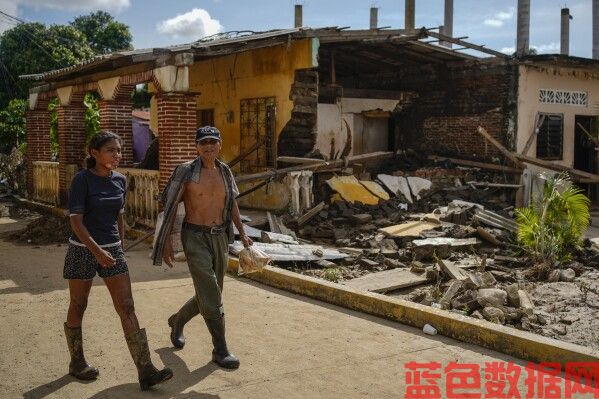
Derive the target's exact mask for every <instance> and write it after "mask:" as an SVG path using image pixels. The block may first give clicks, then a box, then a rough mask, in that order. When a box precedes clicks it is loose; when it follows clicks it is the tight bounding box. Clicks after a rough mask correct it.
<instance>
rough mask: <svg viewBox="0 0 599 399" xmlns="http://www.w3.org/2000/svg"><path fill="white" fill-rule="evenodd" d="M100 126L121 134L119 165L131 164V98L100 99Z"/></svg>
mask: <svg viewBox="0 0 599 399" xmlns="http://www.w3.org/2000/svg"><path fill="white" fill-rule="evenodd" d="M98 106H99V109H100V128H101V129H102V130H109V131H111V132H113V133H116V134H118V135H119V136H121V139H122V141H123V147H122V155H123V158H122V159H121V166H125V167H126V166H131V165H133V127H132V125H131V111H132V110H133V105H132V103H131V100H118V101H110V100H100V101H99V102H98Z"/></svg>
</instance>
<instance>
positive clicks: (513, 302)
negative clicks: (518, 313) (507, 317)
mask: <svg viewBox="0 0 599 399" xmlns="http://www.w3.org/2000/svg"><path fill="white" fill-rule="evenodd" d="M518 290H519V287H518V284H517V283H514V284H510V285H508V286H506V287H505V292H507V304H508V305H509V306H513V307H516V308H518V307H520V296H519V295H518Z"/></svg>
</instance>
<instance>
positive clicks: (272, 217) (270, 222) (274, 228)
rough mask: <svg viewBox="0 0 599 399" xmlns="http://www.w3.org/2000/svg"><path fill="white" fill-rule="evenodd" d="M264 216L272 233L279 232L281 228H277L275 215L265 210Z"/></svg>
mask: <svg viewBox="0 0 599 399" xmlns="http://www.w3.org/2000/svg"><path fill="white" fill-rule="evenodd" d="M266 218H267V219H268V226H269V227H270V231H272V232H273V233H279V234H281V229H280V228H279V224H278V223H277V217H276V216H275V215H273V214H272V213H271V212H268V211H267V212H266Z"/></svg>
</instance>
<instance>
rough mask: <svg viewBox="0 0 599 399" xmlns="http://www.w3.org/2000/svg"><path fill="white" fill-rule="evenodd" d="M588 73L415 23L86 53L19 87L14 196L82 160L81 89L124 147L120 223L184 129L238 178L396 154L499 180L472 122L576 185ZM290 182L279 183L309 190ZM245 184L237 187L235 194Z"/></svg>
mask: <svg viewBox="0 0 599 399" xmlns="http://www.w3.org/2000/svg"><path fill="white" fill-rule="evenodd" d="M440 42H442V43H440ZM452 45H453V46H458V47H459V48H451V46H452ZM464 50H467V51H464ZM473 54H475V55H473ZM597 67H598V64H597V62H596V61H593V60H584V59H578V58H574V57H568V56H526V57H511V56H507V55H505V54H503V53H500V52H497V51H493V50H490V49H487V48H485V47H484V46H478V45H474V44H471V43H468V42H466V41H464V40H461V39H456V38H452V37H450V36H446V35H443V34H439V33H436V32H435V31H434V30H427V29H424V28H422V29H420V30H415V29H408V30H405V29H401V30H396V29H377V28H376V27H375V26H373V27H372V28H371V29H368V30H349V29H344V28H337V27H332V28H320V29H310V28H300V27H298V28H293V29H284V30H274V31H268V32H260V33H255V32H229V33H224V34H218V35H216V36H214V37H208V38H204V39H201V40H199V41H197V42H194V43H190V44H185V45H179V46H172V47H167V48H153V49H145V50H133V51H125V52H118V53H113V54H108V55H104V56H98V57H96V58H93V59H91V60H89V61H87V62H85V63H82V64H78V65H75V66H72V67H68V68H64V69H60V70H55V71H49V72H45V73H40V74H36V75H28V76H22V77H21V78H24V79H32V80H35V81H36V82H37V85H35V86H34V87H33V88H32V89H31V93H30V101H29V105H30V109H29V110H28V112H27V118H26V119H27V140H28V153H27V162H28V168H27V170H28V191H29V194H30V196H32V197H33V198H34V199H36V200H39V201H43V202H49V203H51V204H53V205H61V204H64V203H65V201H66V196H67V191H68V190H67V188H68V186H69V183H70V178H71V176H72V175H73V174H74V172H75V171H76V170H77V169H78V168H80V167H81V165H82V161H83V159H84V156H85V154H84V149H83V147H84V129H83V123H84V118H83V115H84V107H83V97H84V95H85V93H88V92H95V93H96V94H97V95H98V97H99V105H100V123H101V128H103V129H108V130H112V131H115V132H116V133H118V134H120V135H121V136H122V137H123V139H124V157H123V162H122V163H123V166H124V168H123V172H124V173H125V174H127V175H128V177H129V178H130V180H131V181H134V184H133V185H132V186H131V188H130V190H132V191H135V195H132V196H128V204H127V206H128V210H129V213H130V214H131V215H132V219H135V220H138V221H141V222H142V223H144V224H149V225H153V221H154V220H155V216H156V214H157V211H158V210H157V206H156V204H155V201H154V199H153V198H154V196H155V194H156V193H157V192H159V191H160V190H161V189H162V188H163V187H164V185H165V184H166V180H167V179H168V177H169V176H170V173H171V172H172V170H173V168H174V167H175V166H176V165H177V164H178V163H180V162H183V161H187V160H190V159H192V158H193V157H194V156H195V143H194V140H193V138H194V132H195V130H196V128H197V127H198V126H202V125H206V124H214V125H215V126H217V127H218V128H219V129H220V130H221V132H222V135H223V141H224V146H223V152H222V157H223V160H224V161H226V162H228V163H229V164H231V165H232V166H233V170H234V171H235V173H236V174H237V175H238V176H241V175H248V174H255V173H260V172H263V171H266V170H273V169H277V168H280V167H281V163H280V162H279V160H281V159H285V160H286V161H290V160H292V161H293V159H294V158H298V157H301V158H304V157H305V158H319V159H324V160H340V159H345V158H346V157H348V156H356V155H360V154H368V153H374V152H393V153H396V154H399V153H401V152H402V151H405V150H408V149H413V150H415V151H417V152H418V153H419V154H420V155H422V156H425V157H426V156H429V157H431V158H433V159H435V160H443V159H448V158H449V159H453V160H454V161H459V160H474V161H482V162H486V163H489V162H492V163H507V164H508V165H509V166H510V167H512V168H511V169H510V170H512V172H513V170H514V168H513V166H514V165H511V164H510V163H509V162H506V160H505V158H504V157H503V156H502V153H501V151H500V150H498V148H497V147H496V146H493V145H490V144H489V142H488V140H485V139H484V138H483V137H481V135H480V134H479V133H478V132H477V129H478V127H479V126H482V127H484V128H485V129H486V131H487V132H488V134H489V135H490V136H491V137H492V138H494V139H495V140H496V141H497V142H499V143H501V145H503V146H504V147H505V148H506V149H507V150H508V151H513V152H518V153H519V154H523V155H524V156H528V157H529V158H534V159H539V160H541V161H542V162H551V163H559V164H561V165H562V166H563V167H565V168H576V169H580V170H581V171H587V172H588V173H589V176H591V175H593V174H594V172H595V159H596V157H595V152H594V151H595V150H594V146H595V145H594V143H591V138H590V136H589V135H592V134H593V132H595V130H596V123H595V115H596V114H597V113H599V110H598V109H597V108H596V106H595V105H594V104H596V103H597V99H595V98H594V97H593V95H594V94H593V93H599V91H598V90H593V88H594V87H595V86H597V85H598V84H599V80H598V79H597ZM141 83H148V84H149V88H150V91H151V92H152V100H151V108H150V122H149V124H150V128H151V130H152V131H153V132H154V134H155V135H156V136H157V137H158V155H159V170H158V171H154V170H151V171H150V170H143V169H139V168H133V166H134V165H133V149H132V134H133V133H132V128H131V107H132V104H131V93H132V91H133V89H134V87H135V86H136V85H138V84H141ZM53 98H58V100H59V106H58V107H57V115H58V132H59V144H60V153H59V160H58V162H49V161H50V150H49V148H50V137H49V126H50V112H49V111H48V102H49V101H50V100H51V99H53ZM585 131H586V132H587V133H588V134H585V133H584V132H585ZM281 157H284V158H281ZM296 161H297V159H296V160H295V162H296ZM285 165H289V163H286V164H285ZM285 165H283V166H285ZM515 166H516V167H517V168H518V169H516V170H517V171H519V170H520V169H523V168H522V164H517V165H515ZM542 166H543V164H542V163H541V164H540V165H539V166H536V167H542ZM499 167H500V168H501V166H499ZM515 176H516V177H515V178H514V182H515V183H518V175H517V174H515ZM304 177H305V178H306V179H304V180H305V181H301V182H299V183H293V184H296V185H302V184H303V185H304V186H306V185H310V184H311V178H310V176H304ZM271 180H272V179H271ZM300 180H301V179H300ZM583 180H584V179H583ZM585 181H587V182H588V181H592V179H590V180H589V179H588V178H587V179H586V180H585ZM254 185H255V183H245V184H241V190H242V191H244V190H247V189H249V188H251V187H253V186H254ZM288 186H289V182H288V181H287V182H281V181H276V180H272V181H269V183H268V184H265V185H264V184H263V185H261V186H260V187H259V188H257V189H256V190H255V191H253V192H251V193H249V194H248V195H246V196H245V197H244V198H242V199H241V204H242V205H245V206H248V207H253V208H259V209H270V210H283V209H286V208H287V207H288V206H289V204H290V202H293V201H297V198H295V199H294V198H293V197H294V195H295V196H296V197H297V195H296V194H294V190H290V189H289V187H288ZM308 190H310V189H309V188H308ZM308 196H310V195H308ZM310 205H311V201H307V202H306V204H305V206H303V207H302V208H307V207H309V206H310Z"/></svg>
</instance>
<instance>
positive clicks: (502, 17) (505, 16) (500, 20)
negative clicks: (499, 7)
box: [483, 7, 516, 28]
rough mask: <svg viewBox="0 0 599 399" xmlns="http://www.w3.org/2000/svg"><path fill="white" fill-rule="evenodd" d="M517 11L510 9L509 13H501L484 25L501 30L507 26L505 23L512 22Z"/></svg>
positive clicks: (488, 19)
mask: <svg viewBox="0 0 599 399" xmlns="http://www.w3.org/2000/svg"><path fill="white" fill-rule="evenodd" d="M515 11H516V9H515V8H514V7H510V9H509V10H508V11H500V12H498V13H497V14H495V15H493V16H492V17H491V18H487V19H485V20H484V21H483V24H485V25H487V26H491V27H493V28H500V27H502V26H503V25H504V24H505V21H507V20H510V19H512V18H513V17H514V12H515Z"/></svg>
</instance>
